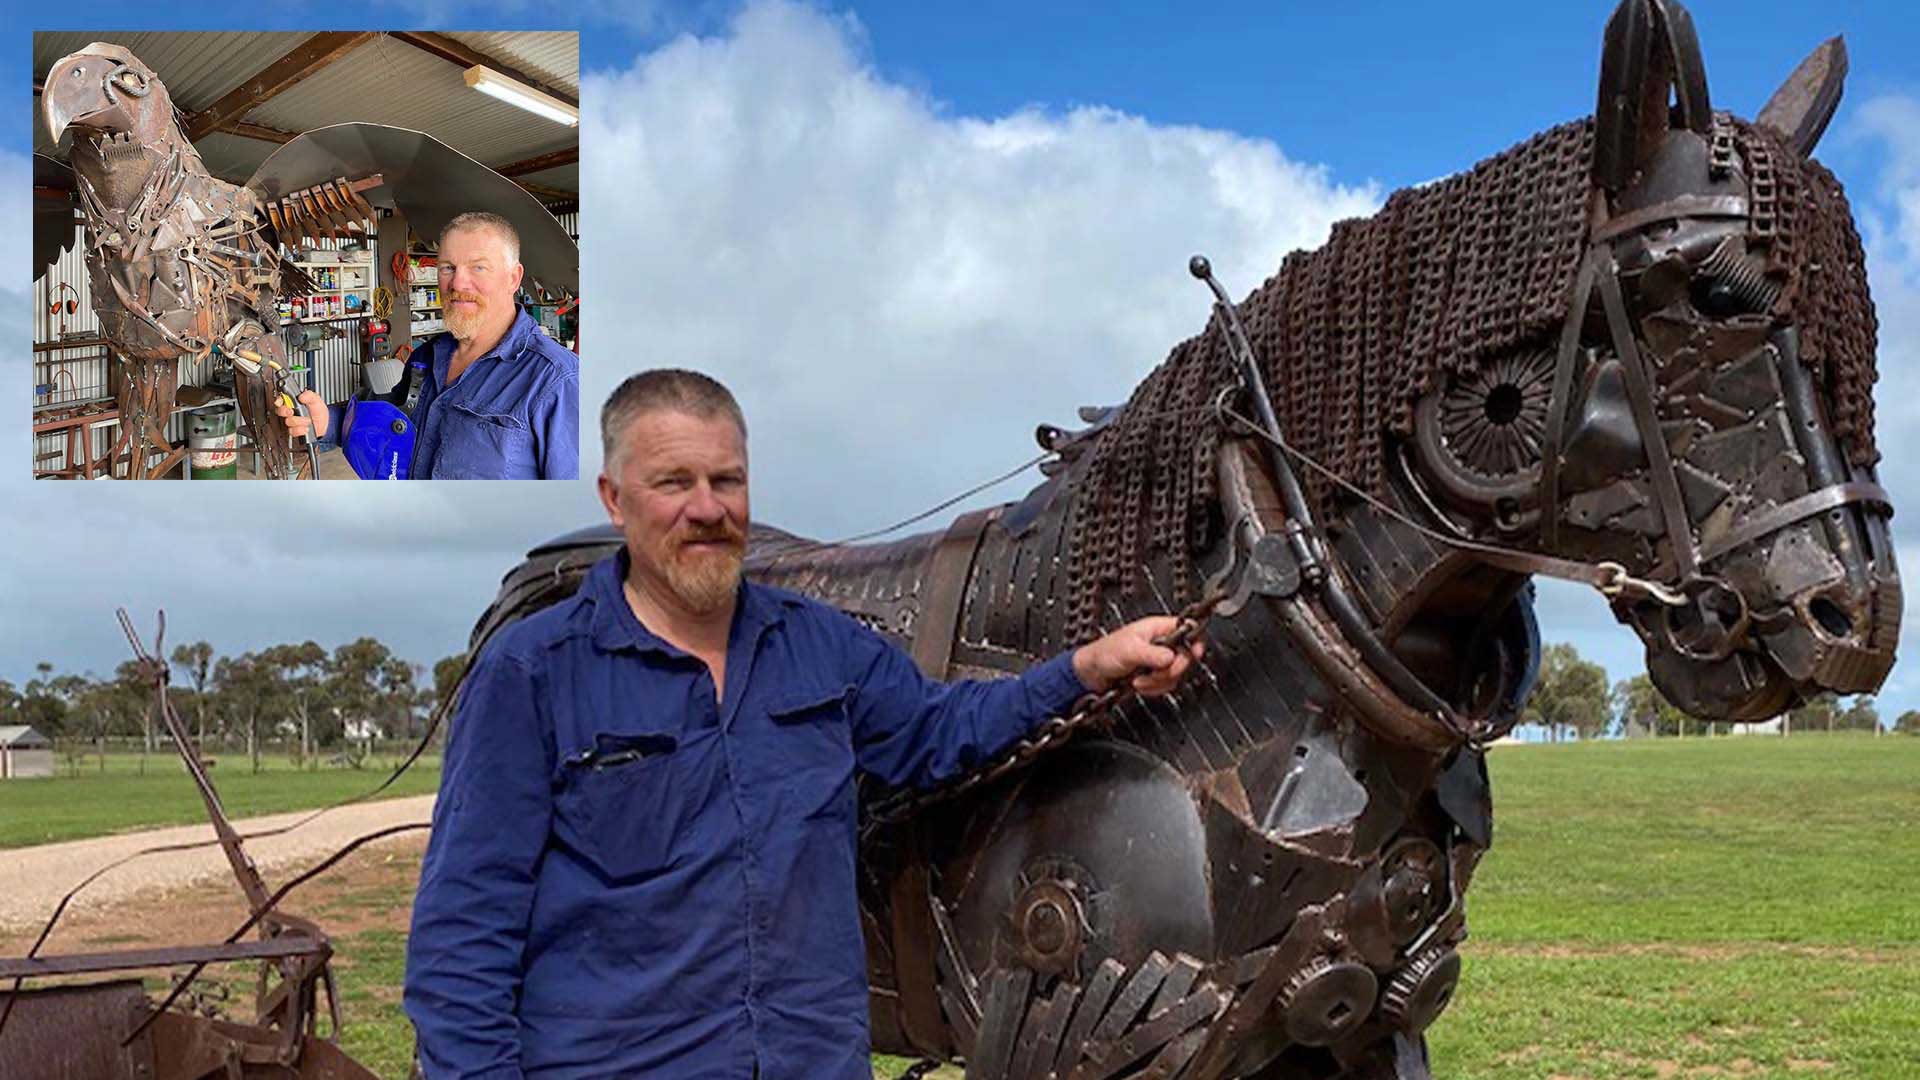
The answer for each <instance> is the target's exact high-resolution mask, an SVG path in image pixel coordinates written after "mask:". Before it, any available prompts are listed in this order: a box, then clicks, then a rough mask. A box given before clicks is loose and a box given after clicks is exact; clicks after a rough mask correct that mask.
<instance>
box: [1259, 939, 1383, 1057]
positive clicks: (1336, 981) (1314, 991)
mask: <svg viewBox="0 0 1920 1080" xmlns="http://www.w3.org/2000/svg"><path fill="white" fill-rule="evenodd" d="M1379 990H1380V983H1379V980H1377V979H1375V978H1374V976H1373V971H1372V969H1370V968H1368V967H1367V966H1366V965H1365V964H1358V963H1354V962H1353V961H1351V960H1335V959H1332V958H1330V957H1325V956H1322V957H1319V958H1317V959H1315V960H1312V961H1310V962H1309V963H1308V964H1307V965H1306V966H1305V967H1303V968H1301V969H1300V970H1299V971H1297V972H1295V973H1294V975H1293V978H1291V979H1289V980H1288V981H1287V986H1286V989H1284V990H1282V991H1281V992H1280V996H1279V998H1278V999H1277V1000H1276V1001H1275V1004H1274V1007H1275V1009H1276V1010H1277V1011H1278V1013H1279V1016H1280V1020H1281V1022H1282V1023H1283V1024H1284V1025H1285V1026H1286V1029H1287V1035H1288V1037H1289V1038H1291V1039H1292V1040H1293V1041H1294V1042H1296V1043H1299V1044H1301V1045H1302V1046H1329V1045H1331V1044H1333V1043H1337V1042H1339V1041H1340V1040H1341V1039H1344V1038H1346V1037H1347V1036H1348V1035H1351V1034H1353V1032H1354V1031H1355V1029H1357V1028H1359V1026H1360V1025H1361V1024H1363V1023H1365V1022H1366V1019H1367V1015H1368V1014H1369V1013H1371V1012H1373V1003H1374V1000H1375V999H1376V998H1377V996H1378V994H1379Z"/></svg>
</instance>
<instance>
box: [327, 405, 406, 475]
mask: <svg viewBox="0 0 1920 1080" xmlns="http://www.w3.org/2000/svg"><path fill="white" fill-rule="evenodd" d="M340 448H341V450H342V451H343V452H344V453H345V454H346V456H347V464H348V465H351V466H352V467H353V471H354V474H355V475H357V476H358V477H360V479H362V480H405V479H406V478H407V470H408V468H409V466H410V465H411V464H412V462H413V423H412V421H410V420H408V419H407V414H406V413H404V412H402V411H400V407H399V406H397V405H394V404H391V403H389V402H385V401H362V400H357V399H356V400H354V401H350V402H348V403H347V418H346V421H345V422H344V423H342V424H341V425H340Z"/></svg>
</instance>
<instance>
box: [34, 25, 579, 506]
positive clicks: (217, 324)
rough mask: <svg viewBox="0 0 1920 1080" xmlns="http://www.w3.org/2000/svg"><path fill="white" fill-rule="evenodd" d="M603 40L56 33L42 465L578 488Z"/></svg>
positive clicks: (40, 146)
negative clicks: (584, 222) (588, 127)
mask: <svg viewBox="0 0 1920 1080" xmlns="http://www.w3.org/2000/svg"><path fill="white" fill-rule="evenodd" d="M579 68H580V41H579V34H578V33H577V32H575V31H486V32H471V33H463V32H457V31H456V32H444V33H435V32H418V31H394V32H380V31H328V32H319V33H311V32H264V33H245V32H231V33H230V32H140V33H110V32H105V31H102V32H88V31H71V32H70V31H60V32H46V31H42V32H36V33H35V34H34V42H33V71H34V82H33V93H34V109H33V116H34V177H33V194H34V204H33V205H34V237H33V248H34V252H33V257H34V273H35V281H34V289H33V295H34V297H35V299H36V304H35V315H34V340H33V378H32V393H33V404H32V408H33V433H34V437H33V461H32V469H33V475H34V476H35V477H36V478H48V479H119V480H162V479H171V480H231V479H273V480H281V479H328V480H330V479H363V480H409V479H411V480H427V479H434V480H438V479H511V480H535V479H556V480H557V479H569V480H570V479H576V478H577V477H578V475H579V453H580V436H579V426H580V425H579V414H580V407H579V399H580V396H579V382H580V364H579V358H578V349H579V340H580V296H579V289H580V272H579V248H578V236H579V220H580V217H579V215H580V198H579V191H580V184H579V160H580V137H579V117H580V112H579V105H580V102H579V93H580V79H579Z"/></svg>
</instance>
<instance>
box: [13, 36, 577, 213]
mask: <svg viewBox="0 0 1920 1080" xmlns="http://www.w3.org/2000/svg"><path fill="white" fill-rule="evenodd" d="M311 36H312V35H311V34H310V33H307V32H273V33H227V32H211V31H209V32H200V31H191V32H188V31H176V32H153V31H144V32H138V33H121V34H114V33H94V32H86V31H77V32H76V31H61V32H40V33H36V34H35V35H34V73H35V75H36V76H40V77H44V76H45V74H46V72H47V71H48V70H50V69H51V68H52V66H53V64H54V63H55V62H56V61H57V60H59V59H60V58H61V57H62V56H65V55H67V54H68V53H70V52H73V51H75V50H77V49H79V48H81V47H83V46H85V45H86V44H87V43H88V42H91V41H110V42H113V43H114V44H118V45H123V46H125V47H126V48H128V49H131V50H132V51H133V52H134V53H135V55H137V56H139V57H140V59H141V60H143V61H144V62H146V63H147V64H148V66H150V67H152V68H153V69H154V70H155V71H157V72H158V73H159V74H160V77H161V79H162V80H163V81H165V83H166V85H167V89H168V92H169V93H171V94H172V95H173V99H174V103H175V104H176V105H177V106H179V107H180V108H181V109H182V110H183V111H185V112H188V113H191V112H196V111H198V110H201V109H204V108H206V107H207V106H209V105H211V104H213V103H214V102H215V101H217V100H219V99H220V97H221V96H222V95H224V94H226V93H227V92H228V91H230V90H232V89H233V88H234V87H236V86H239V85H241V84H242V83H244V82H245V81H246V80H247V79H248V78H251V77H252V76H253V75H255V74H257V73H258V72H259V71H260V70H261V69H263V68H265V67H267V66H268V65H269V64H271V63H273V62H274V61H275V60H278V59H279V58H280V57H281V56H283V55H285V54H286V53H287V52H288V51H289V50H291V49H293V48H295V47H297V46H298V45H299V44H300V43H301V42H303V41H305V40H306V39H307V38H309V37H311ZM451 36H453V37H456V38H459V39H460V40H462V41H463V42H465V43H466V44H468V45H469V46H470V47H472V48H475V49H478V50H480V51H482V52H486V53H488V54H490V55H495V56H499V57H500V58H501V59H502V60H505V61H507V62H509V63H511V64H513V65H514V66H516V67H519V68H521V69H522V70H524V71H526V72H527V73H528V74H529V75H533V76H536V77H539V78H543V79H548V80H550V81H551V82H552V83H553V84H554V85H556V86H560V87H564V88H568V89H570V90H572V92H574V93H575V94H576V95H577V94H578V88H579V83H580V80H579V72H578V65H579V55H580V43H579V35H578V34H576V33H574V32H572V31H546V30H539V31H520V32H506V31H502V32H488V33H470V34H469V33H462V34H454V35H451ZM523 39H524V40H523ZM562 65H567V66H566V67H563V66H562ZM461 76H462V69H461V68H460V67H458V66H457V65H454V64H450V63H448V62H447V61H445V60H442V59H440V58H439V57H436V56H433V55H431V54H429V53H426V52H424V51H422V50H420V49H416V48H414V47H413V46H411V45H406V44H403V43H401V42H398V41H393V40H391V39H389V38H385V37H379V38H374V39H373V40H371V41H368V42H366V43H365V44H363V45H361V46H359V47H358V48H355V49H353V50H352V51H351V52H349V53H347V54H346V55H345V56H343V57H341V58H340V59H338V60H336V61H335V62H334V63H332V64H330V65H328V66H327V67H324V68H322V69H321V70H319V71H318V72H316V73H314V74H313V75H311V76H309V77H308V78H306V79H305V80H303V81H301V82H299V83H297V84H295V85H294V86H292V87H291V88H289V89H287V90H286V91H284V92H282V93H280V94H279V95H277V96H275V97H273V98H271V99H269V100H267V101H266V102H263V103H262V104H261V105H259V106H257V107H256V108H254V109H253V110H251V111H250V112H248V113H247V114H246V116H245V117H243V119H244V120H246V121H247V122H249V123H254V124H261V125H264V126H266V127H272V128H279V129H280V130H282V131H292V132H301V131H310V130H312V129H313V128H317V127H324V126H326V125H328V124H339V123H346V122H349V121H356V120H357V121H366V122H369V123H376V124H392V125H394V126H396V127H405V128H412V129H414V130H416V131H424V132H427V133H428V134H430V135H433V136H434V137H435V138H438V139H439V140H440V141H442V142H444V143H446V144H448V145H449V146H452V147H453V148H454V149H456V150H459V151H460V152H461V153H463V154H466V155H467V156H468V157H471V158H473V159H475V160H477V161H479V162H481V163H483V164H486V165H491V166H494V167H499V166H502V165H507V164H509V163H511V162H515V161H520V160H522V159H524V158H530V157H534V156H536V155H539V154H544V153H549V152H551V151H554V150H560V149H564V148H566V147H570V146H578V145H579V131H578V129H576V128H569V127H565V126H563V125H560V124H556V123H553V122H552V121H549V120H545V119H542V118H540V117H538V116H535V115H534V114H532V113H529V112H526V111H524V110H522V109H517V108H514V107H513V106H511V105H508V104H506V103H504V102H501V101H496V100H494V99H493V98H490V97H487V96H486V95H485V94H481V93H479V92H477V91H474V90H472V89H469V88H468V87H467V85H466V82H465V80H464V79H463V78H462V77H461ZM38 115H39V110H38V107H37V102H36V107H35V121H34V148H35V149H36V150H39V151H41V152H47V151H49V150H50V149H51V148H50V146H49V144H48V142H47V139H46V134H45V132H44V130H43V129H42V127H41V125H40V123H39V121H38ZM196 145H197V146H198V148H199V150H200V154H201V157H202V158H203V159H204V160H205V161H206V163H207V169H208V171H210V172H212V173H213V174H214V175H216V176H219V177H221V178H223V179H226V180H229V181H233V182H236V183H237V182H241V181H244V180H245V179H246V178H247V177H248V176H250V175H252V173H253V170H254V169H255V168H257V167H258V166H259V164H260V162H262V161H264V160H266V157H267V155H268V154H270V153H272V151H273V150H274V148H275V144H273V143H269V142H263V141H261V140H258V139H248V138H246V137H244V136H235V135H230V134H227V133H223V132H216V133H214V134H211V135H208V136H207V137H206V138H203V139H201V140H200V141H199V143H198V144H196ZM544 182H546V183H548V184H549V186H552V187H566V188H568V189H569V190H578V180H577V177H576V178H575V179H572V180H568V181H564V182H562V181H559V180H552V181H544Z"/></svg>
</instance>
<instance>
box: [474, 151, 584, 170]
mask: <svg viewBox="0 0 1920 1080" xmlns="http://www.w3.org/2000/svg"><path fill="white" fill-rule="evenodd" d="M579 160H580V148H579V147H578V146H569V147H567V148H566V149H564V150H555V151H553V152H552V153H550V154H540V155H537V156H535V157H530V158H523V159H521V160H519V161H514V162H510V163H508V164H506V165H502V166H500V167H499V168H497V169H495V170H493V171H494V172H497V173H499V174H500V175H501V176H525V175H527V174H528V173H537V172H542V171H545V170H547V169H557V168H559V167H560V166H562V165H573V164H575V163H577V162H578V161H579Z"/></svg>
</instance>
